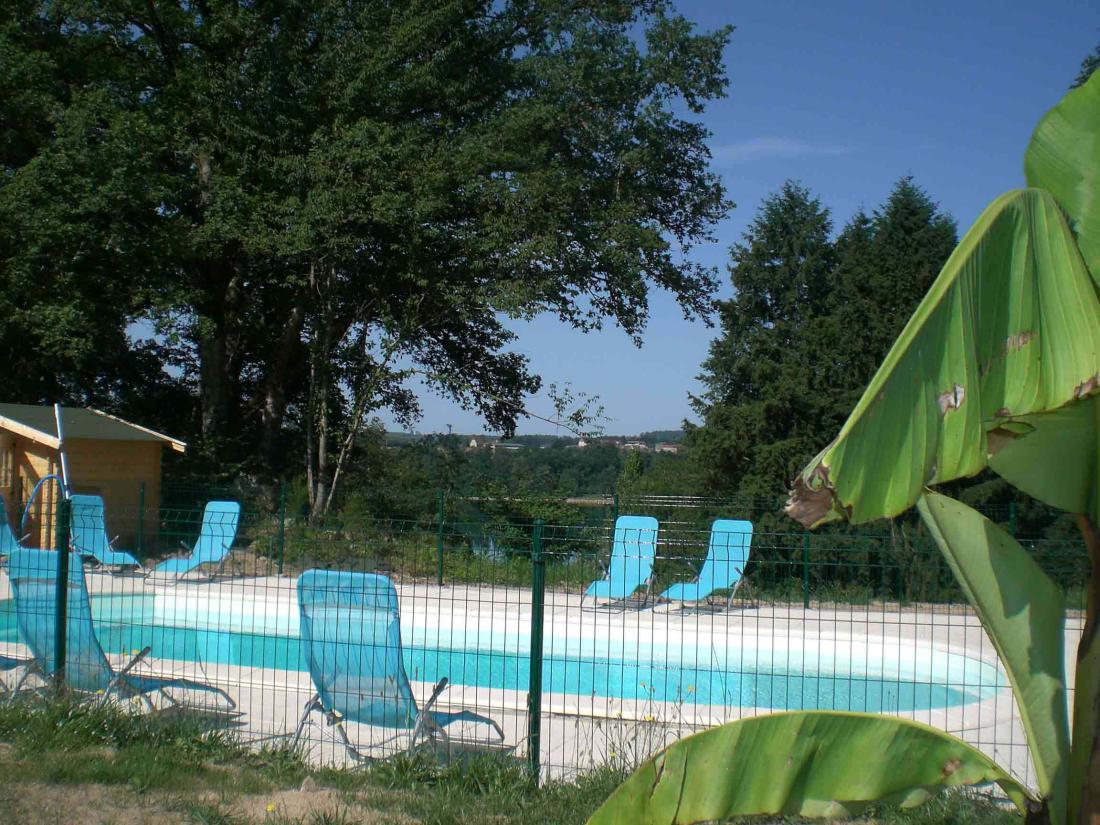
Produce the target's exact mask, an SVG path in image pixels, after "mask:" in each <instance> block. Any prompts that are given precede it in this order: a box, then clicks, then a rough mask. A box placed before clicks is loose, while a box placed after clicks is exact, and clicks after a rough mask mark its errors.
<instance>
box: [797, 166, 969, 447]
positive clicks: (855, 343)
mask: <svg viewBox="0 0 1100 825" xmlns="http://www.w3.org/2000/svg"><path fill="white" fill-rule="evenodd" d="M956 243H957V233H956V227H955V222H954V220H953V219H952V218H951V217H950V216H948V215H945V214H943V213H942V212H940V211H939V209H938V207H937V205H936V204H935V203H934V202H933V201H932V200H931V198H929V196H928V194H927V193H926V192H924V190H922V189H921V188H920V187H919V186H917V185H916V184H914V183H913V179H912V178H911V177H909V176H907V177H904V178H902V179H901V180H899V181H898V182H897V183H896V184H895V185H894V188H893V190H892V191H891V192H890V196H889V197H888V198H887V199H886V203H884V204H883V205H882V206H881V207H880V208H879V209H877V210H875V212H874V213H873V215H872V216H871V217H868V216H867V215H866V214H864V213H863V212H860V213H858V214H856V216H855V217H854V218H852V220H851V221H850V222H849V223H848V225H847V226H846V227H845V228H844V231H843V232H841V234H840V236H839V237H838V238H837V242H836V250H837V269H836V289H835V290H834V292H833V293H832V301H831V307H830V309H829V314H830V316H832V321H831V325H832V327H833V329H834V330H835V336H836V338H837V339H838V343H839V347H838V348H837V349H836V351H835V360H834V364H833V366H834V369H833V370H832V371H831V375H832V379H833V382H834V387H835V390H834V391H835V392H836V393H837V394H838V395H843V396H844V398H843V400H842V404H841V406H842V407H844V408H845V409H850V408H851V406H852V404H853V403H854V402H855V400H857V399H858V397H859V396H860V395H861V394H862V392H863V388H864V387H865V386H866V385H867V383H868V382H869V381H870V380H871V377H872V376H873V375H874V372H875V370H876V369H877V368H878V365H879V364H880V363H881V362H882V359H883V357H884V356H885V355H886V352H887V351H888V350H889V348H890V345H891V344H893V342H894V340H895V339H896V338H897V336H898V334H899V333H900V332H901V330H902V327H904V326H905V323H906V321H908V320H909V316H910V315H912V313H913V310H914V309H915V308H916V306H917V304H918V303H920V300H921V298H922V297H923V296H924V295H925V293H927V292H928V288H929V287H930V286H931V285H932V282H933V281H934V280H935V279H936V276H937V275H939V272H940V269H941V268H942V267H943V264H944V262H945V261H946V260H947V258H948V256H950V254H951V252H952V250H953V249H954V248H955V244H956ZM840 423H843V418H842V420H841V422H840ZM834 433H835V431H834ZM831 437H832V436H831V435H827V437H826V438H825V439H824V440H821V439H820V438H819V440H818V443H819V444H824V443H827V442H828V440H829V438H831ZM811 457H812V456H811Z"/></svg>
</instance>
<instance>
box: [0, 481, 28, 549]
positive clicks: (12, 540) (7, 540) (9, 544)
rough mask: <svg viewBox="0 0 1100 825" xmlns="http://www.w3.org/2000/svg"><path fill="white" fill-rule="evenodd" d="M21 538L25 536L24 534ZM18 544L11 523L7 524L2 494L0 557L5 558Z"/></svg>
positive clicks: (0, 504) (6, 509) (5, 507)
mask: <svg viewBox="0 0 1100 825" xmlns="http://www.w3.org/2000/svg"><path fill="white" fill-rule="evenodd" d="M23 538H26V536H24V537H23ZM18 546H19V539H18V538H16V536H15V533H13V532H12V529H11V525H10V524H8V507H7V505H6V504H5V503H4V498H3V496H0V557H2V558H4V559H7V557H8V556H10V555H11V552H12V550H14V549H15V548H16V547H18Z"/></svg>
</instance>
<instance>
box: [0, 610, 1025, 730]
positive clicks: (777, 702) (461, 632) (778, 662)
mask: <svg viewBox="0 0 1100 825" xmlns="http://www.w3.org/2000/svg"><path fill="white" fill-rule="evenodd" d="M93 611H94V613H95V615H96V617H97V618H96V626H97V631H98V634H99V638H100V642H101V643H102V645H103V648H104V649H105V650H106V651H108V652H116V653H127V652H129V651H132V650H134V649H137V648H142V647H144V646H146V645H149V646H151V647H152V649H153V654H154V656H155V657H156V658H158V659H177V660H183V661H193V662H203V663H204V664H228V665H237V666H240V667H246V668H270V669H276V670H292V671H293V670H299V671H300V670H305V666H304V663H303V662H302V660H301V655H300V651H299V641H298V626H297V625H298V621H297V612H296V606H294V605H291V604H290V603H273V602H258V603H257V604H254V605H251V606H250V605H245V604H241V603H240V602H239V601H238V602H234V603H231V602H229V601H227V600H226V601H222V602H212V601H211V602H208V601H204V600H203V601H199V602H197V601H196V599H195V597H193V596H189V595H186V594H183V593H179V594H177V593H174V592H168V593H158V594H157V595H143V596H117V595H113V596H108V595H104V596H95V597H93ZM404 619H405V620H404V621H403V623H402V625H403V626H402V642H403V647H404V656H405V668H406V670H407V671H408V674H409V677H410V678H411V679H413V680H419V681H427V682H434V681H436V680H438V679H439V678H441V677H443V676H446V677H448V678H449V679H450V680H451V682H452V683H453V684H456V685H466V686H475V687H482V688H494V689H503V690H513V691H526V690H527V688H528V680H529V674H530V655H529V650H528V640H529V639H528V634H527V633H526V632H520V630H519V628H518V627H517V628H516V629H514V630H511V631H501V630H497V629H492V628H480V629H479V628H478V627H477V626H476V625H475V626H464V627H454V626H451V625H450V623H449V622H448V623H444V622H437V623H435V624H432V623H429V622H428V621H427V620H426V621H425V623H422V624H416V625H413V624H411V623H410V622H409V618H408V614H406V616H405V617H404ZM513 624H514V623H513ZM605 630H606V628H605ZM559 631H564V629H562V628H554V627H553V626H551V625H548V626H547V635H546V638H545V641H544V665H543V689H544V691H547V692H549V693H557V694H567V695H573V696H581V697H610V698H619V699H627V700H643V701H652V702H673V703H682V704H683V705H687V706H700V705H720V706H727V707H730V706H740V707H757V708H768V709H773V710H793V709H806V710H809V709H829V710H860V711H870V712H887V713H889V712H905V711H913V710H929V709H934V708H947V707H954V706H958V705H963V704H967V703H970V702H976V701H981V700H984V699H987V698H989V697H991V696H992V695H993V694H995V693H996V692H997V691H998V690H1000V689H1001V688H1003V687H1004V686H1005V685H1006V681H1005V678H1004V676H1003V674H1002V673H1001V671H1000V669H999V668H998V667H996V666H995V665H993V664H990V663H988V662H984V661H982V660H980V659H976V658H973V657H969V656H965V655H962V654H959V653H955V652H949V651H945V650H943V649H941V648H937V647H933V646H932V645H927V644H921V643H914V644H912V645H907V646H906V649H905V650H904V651H902V650H900V649H897V648H896V647H895V648H894V649H892V650H891V649H888V648H886V647H885V646H884V643H883V641H882V640H881V639H880V640H873V639H871V638H870V637H853V638H852V639H846V640H830V639H807V640H804V639H798V638H786V637H782V638H779V637H762V638H754V637H751V636H746V637H744V638H732V639H731V638H730V637H726V636H723V637H721V639H720V642H719V640H716V639H714V638H710V639H706V638H703V637H692V638H691V639H687V638H671V639H650V640H646V641H628V640H626V639H624V638H622V635H621V634H620V636H619V637H618V638H610V637H608V636H606V635H605V636H600V635H598V634H590V635H581V634H579V633H577V632H575V631H576V629H575V628H574V632H571V633H569V634H568V635H566V634H565V632H559ZM17 640H18V633H17V631H16V628H15V623H14V616H13V614H12V611H11V606H10V603H0V641H17Z"/></svg>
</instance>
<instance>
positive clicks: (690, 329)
mask: <svg viewBox="0 0 1100 825" xmlns="http://www.w3.org/2000/svg"><path fill="white" fill-rule="evenodd" d="M677 5H678V7H679V8H680V10H681V12H682V13H683V14H685V15H686V16H687V17H688V18H689V19H691V20H693V21H695V22H697V23H698V24H699V25H700V27H702V28H713V27H716V26H719V25H723V24H726V23H730V24H733V25H735V26H736V27H737V29H736V31H735V32H734V34H733V37H732V39H731V42H730V45H729V47H728V48H727V50H726V55H725V56H726V66H727V70H728V73H729V78H730V85H729V92H728V96H727V97H726V98H725V99H723V100H720V101H717V102H715V103H712V104H711V105H710V106H709V107H708V110H707V112H706V114H705V115H704V116H703V121H704V122H705V123H706V125H707V126H708V127H709V129H710V130H711V132H713V137H712V138H711V141H710V145H711V150H712V154H713V156H714V160H713V168H714V169H715V170H716V171H717V172H718V173H719V174H721V176H722V178H723V181H724V183H725V185H726V187H727V190H728V194H729V197H730V198H731V199H732V200H733V201H734V202H735V203H736V204H737V207H736V208H735V209H734V210H733V211H732V212H731V213H730V215H729V217H728V218H727V219H726V220H725V221H723V222H722V223H721V224H720V225H719V226H718V228H717V231H716V236H717V241H716V242H715V243H714V244H710V245H708V246H706V247H700V248H696V249H695V250H693V251H692V253H691V254H690V257H691V258H692V259H694V260H697V261H700V262H702V263H704V264H706V265H708V266H717V267H719V270H720V271H719V277H720V279H721V281H722V290H721V295H722V296H723V297H725V296H728V295H729V292H730V288H729V277H728V274H727V273H726V270H725V264H726V261H727V257H728V254H727V253H728V249H729V247H730V245H731V244H733V243H734V242H736V241H737V240H739V239H740V237H741V235H742V233H743V232H744V230H745V227H746V226H747V225H748V223H749V222H750V221H751V220H752V218H753V216H754V214H755V212H756V208H757V206H758V205H759V204H760V202H761V200H763V199H764V198H765V197H767V196H768V195H769V194H770V193H772V192H774V191H775V190H776V189H778V188H779V186H780V185H782V183H783V181H785V180H787V179H788V178H794V179H797V180H799V181H801V182H802V183H804V184H805V185H807V186H809V187H810V188H811V189H812V190H813V191H814V192H815V193H816V194H817V195H818V196H820V197H821V199H822V201H823V202H824V203H825V204H826V205H827V206H828V207H829V208H830V209H831V210H832V212H833V221H834V224H835V225H837V226H838V227H839V226H841V225H843V224H844V223H845V222H846V221H847V220H848V218H849V217H850V216H851V215H852V213H853V212H855V211H856V210H857V209H859V208H860V207H864V208H866V209H868V210H870V209H873V208H874V207H876V206H877V205H879V204H880V203H881V202H882V201H883V200H884V199H885V197H886V196H887V194H888V193H889V191H890V188H891V187H892V186H893V184H894V183H895V182H896V181H897V179H898V178H900V177H901V176H902V175H906V174H911V175H913V176H914V178H915V180H916V182H917V183H918V184H919V185H920V186H922V187H924V188H925V189H926V190H927V191H928V193H929V194H930V195H931V196H932V198H933V199H934V200H936V201H938V202H939V203H940V205H941V207H942V208H944V209H945V210H946V211H948V212H950V213H951V214H952V215H954V217H955V218H956V220H957V221H958V223H959V229H960V233H961V232H965V230H966V229H967V227H969V225H970V224H971V223H972V222H973V220H974V219H975V218H976V217H977V216H978V214H979V213H980V212H981V210H982V209H983V208H984V207H985V205H986V204H987V203H988V202H989V201H990V200H992V199H993V198H994V197H995V196H997V195H998V194H1000V193H1001V192H1003V191H1005V190H1007V189H1011V188H1014V187H1018V186H1021V185H1023V171H1022V164H1023V153H1024V149H1025V147H1026V146H1027V141H1028V138H1029V136H1030V134H1031V130H1032V128H1033V127H1034V125H1035V123H1036V121H1037V120H1038V119H1039V118H1040V117H1041V116H1042V114H1043V113H1044V112H1045V111H1046V110H1047V109H1049V108H1050V107H1051V106H1053V105H1054V104H1055V103H1056V102H1057V101H1058V99H1059V98H1060V97H1061V96H1062V95H1063V94H1064V93H1065V91H1066V89H1067V87H1068V86H1069V84H1070V83H1071V82H1072V80H1073V78H1074V77H1076V75H1077V70H1078V67H1079V65H1080V62H1081V60H1082V59H1083V58H1084V57H1085V56H1086V55H1087V54H1088V53H1089V52H1091V51H1092V49H1093V48H1094V47H1095V46H1096V44H1097V43H1098V42H1100V7H1097V6H1096V5H1095V3H1090V2H1065V1H1061V2H1059V1H1058V0H1046V2H1038V0H1030V1H1028V0H1024V1H1023V2H1020V0H1013V1H1012V2H981V3H979V2H967V1H966V0H957V1H956V2H921V3H908V2H906V3H902V2H882V0H878V2H831V3H809V2H802V3H794V2H786V1H785V0H780V1H779V2H775V1H774V0H773V1H772V2H756V3H733V2H721V1H720V0H717V1H716V2H705V1H702V2H701V1H700V0H681V2H679V3H678V4H677ZM514 329H515V330H516V332H517V333H518V334H519V339H518V341H516V342H515V344H514V346H513V347H512V348H513V349H514V350H516V351H519V352H522V353H524V354H525V355H527V356H528V357H529V359H530V360H531V364H532V367H533V369H534V371H535V372H537V373H538V374H540V375H541V376H542V377H543V379H544V382H545V383H547V384H549V383H551V382H556V383H558V384H562V383H564V382H571V384H572V386H573V388H574V390H579V391H583V392H586V393H589V394H597V395H598V396H599V397H600V401H601V403H602V404H603V406H604V408H605V414H606V415H607V417H608V418H609V419H610V420H609V421H607V422H605V424H604V427H605V429H606V431H607V432H609V433H637V432H641V431H645V430H656V429H673V428H676V427H679V426H680V422H681V421H682V420H683V419H684V418H685V417H688V416H690V408H689V406H688V393H689V392H697V391H698V383H697V382H696V380H695V376H696V375H698V372H699V365H700V363H701V362H702V360H703V359H704V358H705V357H706V353H707V347H708V344H709V343H710V341H711V340H712V339H713V337H714V335H715V333H716V330H715V328H708V327H707V326H705V325H704V324H703V323H702V322H699V321H694V322H688V321H684V320H683V318H682V315H681V313H680V310H679V308H678V307H677V305H676V303H675V301H674V300H672V299H671V298H670V297H669V296H668V295H666V294H660V293H654V294H652V295H651V318H650V322H649V326H648V329H647V331H646V334H645V343H644V346H643V347H642V348H640V349H638V348H635V347H634V346H633V345H632V344H631V343H630V341H629V339H628V338H627V337H626V336H625V335H624V334H623V333H622V332H621V331H620V330H618V329H615V328H609V329H606V330H604V331H603V332H601V333H592V334H588V335H584V334H581V333H578V332H574V331H572V330H570V329H568V328H566V327H564V326H563V325H561V324H560V323H559V322H558V321H557V320H556V319H551V318H542V319H537V320H536V321H534V322H532V323H523V324H516V325H514ZM422 404H423V407H424V412H425V415H424V418H423V420H422V421H421V422H420V424H419V425H418V426H417V429H418V430H419V431H421V432H445V431H446V430H447V426H448V425H451V426H452V427H453V428H454V430H455V431H456V432H482V431H483V430H484V427H483V424H482V422H481V421H480V419H479V418H478V417H477V416H476V415H475V414H473V413H470V412H466V411H464V410H461V409H459V408H457V407H455V406H454V405H453V404H450V403H448V402H446V401H444V400H442V399H439V398H437V397H435V396H432V395H431V394H429V393H427V392H425V393H423V394H422ZM528 406H529V408H530V409H531V410H532V411H535V412H540V413H542V414H549V413H550V411H551V410H552V406H551V404H550V402H549V401H548V400H547V399H546V398H545V396H536V397H535V398H533V399H531V401H530V403H529V405H528ZM383 421H386V423H387V424H389V425H390V426H391V427H393V428H394V429H396V427H395V426H394V425H393V424H392V422H390V421H387V420H386V419H385V418H383ZM551 431H553V428H552V427H551V426H549V425H547V424H545V423H543V422H541V421H537V420H527V421H524V422H522V423H521V425H520V429H519V432H521V433H541V432H551ZM562 434H565V433H564V432H563V433H562Z"/></svg>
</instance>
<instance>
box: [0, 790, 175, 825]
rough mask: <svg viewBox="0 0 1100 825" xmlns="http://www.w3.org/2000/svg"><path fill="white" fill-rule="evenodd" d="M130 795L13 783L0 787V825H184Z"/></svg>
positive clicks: (165, 810)
mask: <svg viewBox="0 0 1100 825" xmlns="http://www.w3.org/2000/svg"><path fill="white" fill-rule="evenodd" d="M150 801H151V800H147V799H145V798H143V797H140V796H138V795H137V794H136V793H134V792H132V791H128V790H125V789H121V788H109V787H106V786H103V785H46V784H43V783H40V782H12V783H7V784H4V785H2V786H0V821H3V822H5V823H11V825H76V824H77V823H79V824H80V825H101V823H102V825H106V824H107V823H110V825H156V824H157V823H177V822H178V823H183V822H187V820H186V819H185V818H184V817H183V815H182V814H181V813H180V812H178V811H176V812H174V811H170V810H167V809H165V808H163V807H161V806H160V805H157V804H152V805H150V804H148V803H149V802H150Z"/></svg>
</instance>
